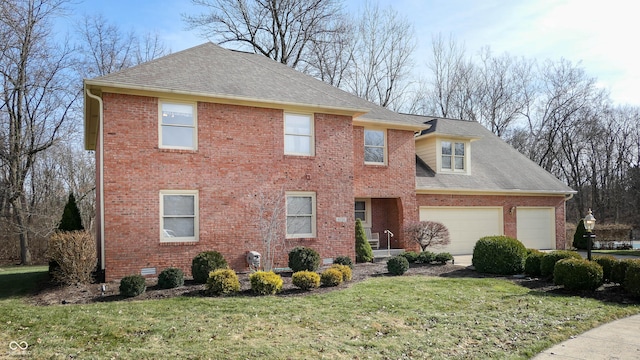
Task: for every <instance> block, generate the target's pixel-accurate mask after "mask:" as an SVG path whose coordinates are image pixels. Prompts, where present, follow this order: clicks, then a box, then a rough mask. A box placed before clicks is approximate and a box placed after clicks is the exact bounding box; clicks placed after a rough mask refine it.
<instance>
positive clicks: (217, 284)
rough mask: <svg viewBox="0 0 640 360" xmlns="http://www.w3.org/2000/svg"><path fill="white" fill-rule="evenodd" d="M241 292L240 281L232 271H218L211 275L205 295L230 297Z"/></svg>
mask: <svg viewBox="0 0 640 360" xmlns="http://www.w3.org/2000/svg"><path fill="white" fill-rule="evenodd" d="M239 291H240V280H238V275H237V274H236V272H235V271H233V270H232V269H217V270H214V271H212V272H210V273H209V277H208V278H207V284H206V285H205V293H206V294H207V295H230V294H234V293H237V292H239Z"/></svg>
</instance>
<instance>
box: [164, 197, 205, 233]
mask: <svg viewBox="0 0 640 360" xmlns="http://www.w3.org/2000/svg"><path fill="white" fill-rule="evenodd" d="M164 195H193V197H194V201H193V206H194V207H195V209H194V211H193V237H167V236H165V233H164ZM199 197H200V196H199V191H198V190H160V242H195V241H199V238H200V220H199V219H200V210H199V209H200V206H199V200H198V198H199Z"/></svg>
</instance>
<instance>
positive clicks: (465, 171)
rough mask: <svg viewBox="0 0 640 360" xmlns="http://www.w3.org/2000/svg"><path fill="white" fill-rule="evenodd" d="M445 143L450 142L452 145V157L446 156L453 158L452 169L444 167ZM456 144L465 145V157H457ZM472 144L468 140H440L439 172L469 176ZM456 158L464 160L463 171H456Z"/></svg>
mask: <svg viewBox="0 0 640 360" xmlns="http://www.w3.org/2000/svg"><path fill="white" fill-rule="evenodd" d="M444 142H448V143H451V155H446V156H451V168H445V167H444V166H443V161H442V158H443V154H442V143H444ZM456 143H458V144H463V145H464V156H461V155H456V154H455V147H456ZM469 144H470V142H469V141H467V140H461V139H440V140H438V143H437V146H438V154H437V156H438V172H443V173H459V174H469V164H470V161H469V158H470V146H469ZM456 157H458V158H462V159H463V160H462V164H463V165H462V166H463V169H456V168H455V159H456Z"/></svg>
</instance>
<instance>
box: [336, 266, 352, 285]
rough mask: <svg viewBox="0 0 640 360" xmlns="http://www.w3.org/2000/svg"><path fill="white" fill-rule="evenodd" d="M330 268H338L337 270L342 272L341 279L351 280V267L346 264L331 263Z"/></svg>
mask: <svg viewBox="0 0 640 360" xmlns="http://www.w3.org/2000/svg"><path fill="white" fill-rule="evenodd" d="M331 268H332V269H338V271H340V272H341V273H342V281H344V282H346V281H351V278H352V276H353V275H352V272H351V268H350V267H348V266H346V265H340V264H333V265H331Z"/></svg>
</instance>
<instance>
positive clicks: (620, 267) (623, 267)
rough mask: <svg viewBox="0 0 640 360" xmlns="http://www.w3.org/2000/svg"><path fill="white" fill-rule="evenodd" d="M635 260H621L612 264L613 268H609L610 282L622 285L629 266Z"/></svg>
mask: <svg viewBox="0 0 640 360" xmlns="http://www.w3.org/2000/svg"><path fill="white" fill-rule="evenodd" d="M635 260H636V259H622V260H618V261H617V262H616V263H615V264H613V268H611V282H612V283H616V284H620V285H624V278H625V276H626V275H627V269H628V268H629V264H631V263H633V262H634V261H635Z"/></svg>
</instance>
